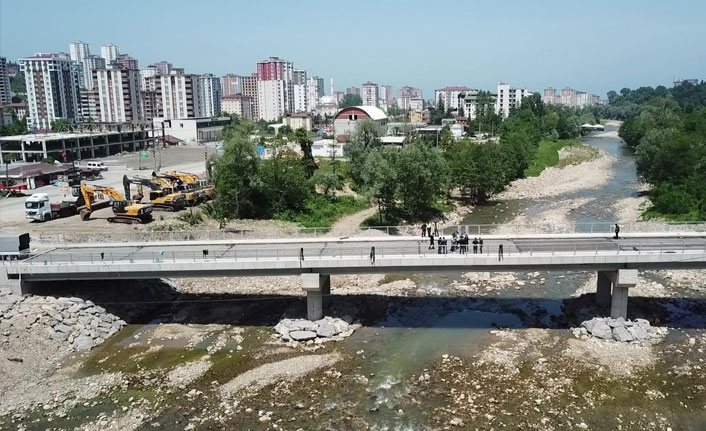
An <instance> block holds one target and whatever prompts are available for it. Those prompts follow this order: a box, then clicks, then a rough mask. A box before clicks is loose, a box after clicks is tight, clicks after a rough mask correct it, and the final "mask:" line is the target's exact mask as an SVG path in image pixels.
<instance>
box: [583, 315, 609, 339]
mask: <svg viewBox="0 0 706 431" xmlns="http://www.w3.org/2000/svg"><path fill="white" fill-rule="evenodd" d="M586 330H587V331H588V332H590V333H591V335H593V336H594V337H598V338H603V339H604V340H609V339H611V338H613V331H612V330H611V329H610V326H608V324H607V323H605V322H604V321H602V320H600V321H598V322H595V324H594V325H593V326H592V327H591V329H590V330H589V329H588V328H586Z"/></svg>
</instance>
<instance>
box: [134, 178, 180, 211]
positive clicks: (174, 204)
mask: <svg viewBox="0 0 706 431" xmlns="http://www.w3.org/2000/svg"><path fill="white" fill-rule="evenodd" d="M156 180H159V181H156ZM132 184H136V185H137V194H136V195H133V199H134V200H136V201H138V202H140V201H142V199H143V198H144V197H145V194H144V187H148V188H149V189H150V193H149V196H148V200H149V201H150V203H151V204H152V205H154V209H159V210H164V211H181V210H183V209H184V208H186V198H185V197H184V195H183V194H182V193H178V192H176V191H175V190H174V187H173V186H172V185H171V184H170V183H169V182H168V181H166V180H162V179H150V178H142V177H128V176H127V175H123V187H125V194H126V195H127V196H130V186H131V185H132Z"/></svg>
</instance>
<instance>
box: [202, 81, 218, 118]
mask: <svg viewBox="0 0 706 431" xmlns="http://www.w3.org/2000/svg"><path fill="white" fill-rule="evenodd" d="M198 81H199V90H200V92H201V94H200V99H201V115H200V116H202V117H215V116H217V115H218V114H220V113H221V80H220V79H219V78H218V77H217V76H214V75H213V74H210V73H206V74H203V75H200V76H199V77H198Z"/></svg>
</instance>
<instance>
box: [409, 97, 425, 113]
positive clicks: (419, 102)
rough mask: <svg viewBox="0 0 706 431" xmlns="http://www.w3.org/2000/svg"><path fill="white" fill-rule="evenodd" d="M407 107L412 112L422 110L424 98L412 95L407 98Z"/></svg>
mask: <svg viewBox="0 0 706 431" xmlns="http://www.w3.org/2000/svg"><path fill="white" fill-rule="evenodd" d="M407 109H409V110H410V111H412V112H422V111H423V110H424V99H422V98H421V97H412V98H410V99H409V108H407Z"/></svg>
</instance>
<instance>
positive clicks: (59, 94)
mask: <svg viewBox="0 0 706 431" xmlns="http://www.w3.org/2000/svg"><path fill="white" fill-rule="evenodd" d="M20 70H21V71H22V72H23V73H24V74H25V82H26V84H27V105H28V108H29V112H28V115H27V128H29V129H30V130H36V129H50V128H51V123H52V122H53V121H56V120H59V119H66V120H69V121H76V119H77V118H78V100H77V95H78V88H77V87H76V79H75V76H74V73H73V70H72V68H71V60H69V59H64V58H61V57H58V56H56V55H55V54H37V55H35V56H33V57H27V58H21V59H20Z"/></svg>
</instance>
